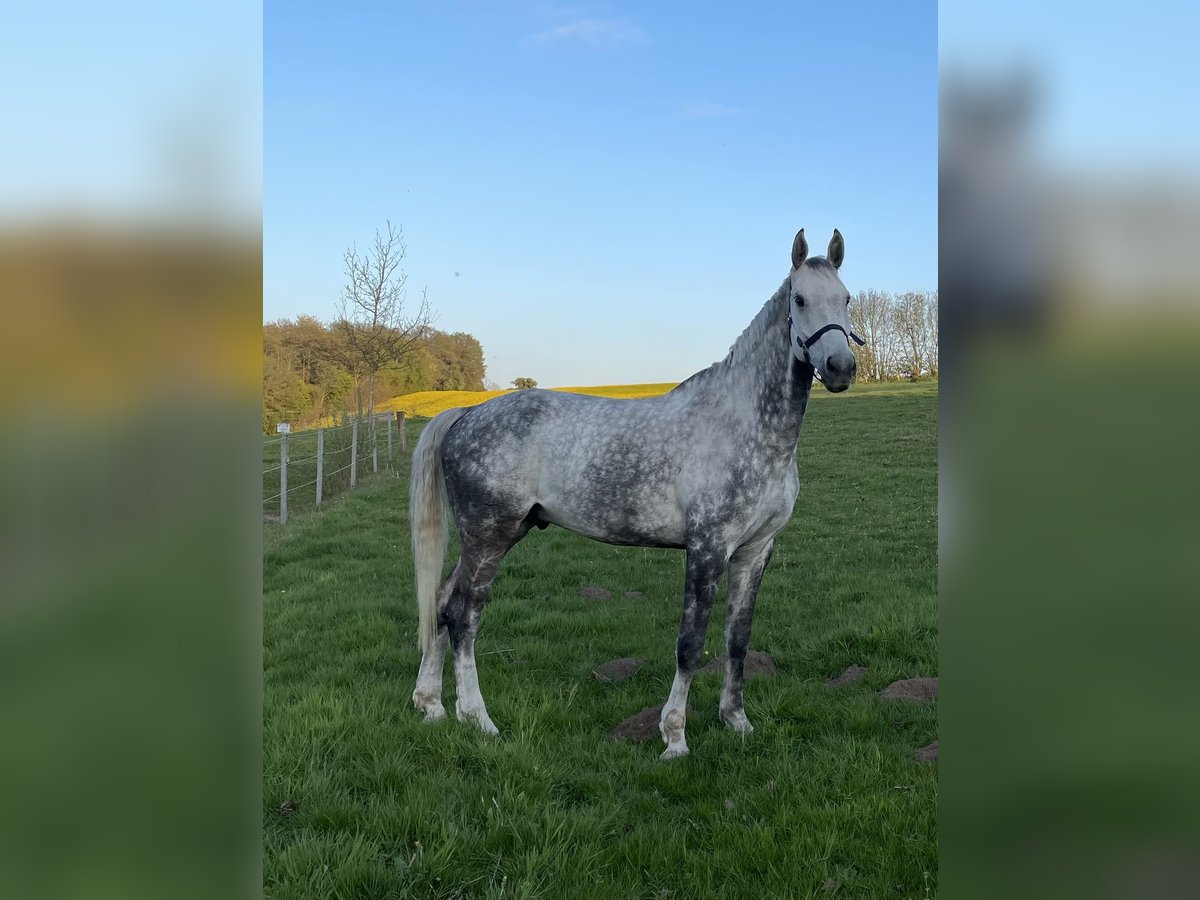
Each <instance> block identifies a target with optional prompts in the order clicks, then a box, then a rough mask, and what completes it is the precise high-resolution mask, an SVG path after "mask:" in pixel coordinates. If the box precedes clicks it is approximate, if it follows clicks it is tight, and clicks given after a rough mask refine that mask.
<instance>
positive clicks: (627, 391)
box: [376, 382, 676, 417]
mask: <svg viewBox="0 0 1200 900" xmlns="http://www.w3.org/2000/svg"><path fill="white" fill-rule="evenodd" d="M675 386H676V383H675V382H667V383H665V384H602V385H596V386H594V387H559V388H551V390H554V391H566V392H567V393H569V394H594V395H595V396H597V397H616V398H619V399H622V400H638V399H641V398H642V397H658V396H660V395H661V394H665V393H666V392H667V391H669V390H671V389H672V388H674V387H675ZM507 393H510V391H417V392H416V393H415V394H402V395H401V396H399V397H393V398H392V399H391V400H388V401H387V402H386V403H381V404H379V406H377V407H376V410H377V411H378V412H397V411H400V410H403V412H404V414H405V415H408V416H428V417H433V416H436V415H437V414H438V413H440V412H443V411H444V410H447V409H453V408H454V407H456V406H475V405H476V404H478V403H483V402H484V401H485V400H491V399H492V398H493V397H499V396H500V395H501V394H507Z"/></svg>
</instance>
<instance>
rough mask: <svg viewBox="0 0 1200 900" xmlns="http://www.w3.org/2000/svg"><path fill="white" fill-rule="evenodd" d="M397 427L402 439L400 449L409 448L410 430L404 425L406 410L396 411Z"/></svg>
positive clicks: (399, 436) (400, 439)
mask: <svg viewBox="0 0 1200 900" xmlns="http://www.w3.org/2000/svg"><path fill="white" fill-rule="evenodd" d="M396 428H397V429H399V431H400V434H399V435H398V438H399V441H400V449H401V450H407V449H408V430H407V429H406V428H405V427H404V411H403V410H400V411H398V412H397V413H396Z"/></svg>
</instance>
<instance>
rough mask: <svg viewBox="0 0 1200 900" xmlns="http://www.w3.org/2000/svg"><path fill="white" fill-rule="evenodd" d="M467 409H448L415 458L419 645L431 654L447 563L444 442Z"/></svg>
mask: <svg viewBox="0 0 1200 900" xmlns="http://www.w3.org/2000/svg"><path fill="white" fill-rule="evenodd" d="M466 412H467V410H466V409H462V408H457V409H448V410H446V411H445V412H443V413H440V414H439V415H437V416H435V417H434V419H433V420H432V421H431V422H430V423H429V424H428V425H426V426H425V429H424V431H422V432H421V438H420V440H418V441H417V448H416V449H415V450H414V451H413V456H412V481H411V483H410V486H409V508H408V516H409V519H408V521H409V528H410V530H411V531H412V548H413V568H414V569H415V571H416V580H417V620H418V627H417V643H418V644H419V645H420V647H421V652H422V653H428V652H429V650H430V648H432V647H433V642H434V640H435V638H436V637H437V614H438V610H437V601H438V588H439V587H440V586H441V584H440V582H441V579H442V564H443V563H444V562H445V560H446V542H447V535H446V479H445V476H444V475H443V473H442V442H443V441H444V440H445V439H446V432H448V431H449V430H450V427H451V426H452V425H453V424H454V423H455V422H457V421H458V420H459V419H461V418H462V417H463V415H465V414H466Z"/></svg>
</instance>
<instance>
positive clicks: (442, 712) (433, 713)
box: [424, 703, 446, 722]
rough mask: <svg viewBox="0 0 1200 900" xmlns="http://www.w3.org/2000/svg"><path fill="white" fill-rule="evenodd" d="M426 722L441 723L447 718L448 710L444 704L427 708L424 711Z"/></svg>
mask: <svg viewBox="0 0 1200 900" xmlns="http://www.w3.org/2000/svg"><path fill="white" fill-rule="evenodd" d="M424 712H425V721H426V722H440V721H442V720H443V719H444V718H446V708H445V707H444V706H442V704H440V703H439V704H437V705H436V706H427V707H425V709H424Z"/></svg>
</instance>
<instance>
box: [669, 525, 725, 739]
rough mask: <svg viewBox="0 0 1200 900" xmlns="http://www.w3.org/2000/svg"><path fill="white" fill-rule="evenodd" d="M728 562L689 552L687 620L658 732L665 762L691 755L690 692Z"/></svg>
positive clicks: (704, 551)
mask: <svg viewBox="0 0 1200 900" xmlns="http://www.w3.org/2000/svg"><path fill="white" fill-rule="evenodd" d="M727 558H728V557H727V555H726V554H725V553H722V552H719V551H715V550H713V549H711V548H708V547H689V548H688V551H687V575H686V576H685V579H684V585H683V616H682V618H681V619H680V622H679V637H678V639H677V640H676V642H675V681H674V682H673V683H672V684H671V694H670V696H669V697H668V698H667V702H666V703H665V704H664V705H663V710H662V716H661V718H660V719H659V723H658V730H659V732H660V733H661V734H662V736H663V740H664V741H665V742H666V744H667V749H666V750H664V751H663V754H662V757H661V758H662V759H676V758H678V757H680V756H686V755H687V752H688V745H687V738H686V736H685V734H684V729H685V726H686V725H687V699H688V689H689V688H690V687H691V684H692V676H693V675H694V674H695V672H696V667H697V666H698V665H699V663H700V654H701V652H702V651H703V650H704V635H705V633H706V632H707V631H708V617H709V614H710V613H711V612H712V605H713V600H714V599H715V597H716V595H717V582H718V581H720V580H721V573H722V572H724V571H725V563H726V561H727Z"/></svg>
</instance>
